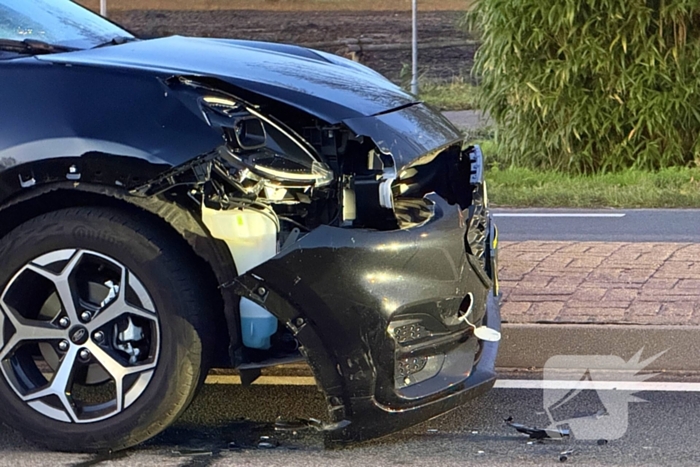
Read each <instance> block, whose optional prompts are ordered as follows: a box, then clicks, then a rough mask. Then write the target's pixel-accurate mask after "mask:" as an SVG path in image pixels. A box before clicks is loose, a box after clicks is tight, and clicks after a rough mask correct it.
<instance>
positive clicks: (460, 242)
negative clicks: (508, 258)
mask: <svg viewBox="0 0 700 467" xmlns="http://www.w3.org/2000/svg"><path fill="white" fill-rule="evenodd" d="M426 202H427V203H428V204H431V205H432V209H433V216H432V217H431V219H430V220H429V221H427V222H426V223H424V224H422V225H420V226H418V227H415V228H411V229H406V230H394V231H372V230H362V229H346V228H335V227H329V226H321V227H319V228H317V229H316V230H314V231H312V232H310V233H309V234H307V235H306V236H305V237H303V238H302V239H301V240H299V241H298V242H296V243H295V244H294V245H292V246H290V247H288V248H286V249H284V250H283V251H281V252H280V253H279V254H278V255H277V256H276V257H274V258H273V259H272V260H270V261H268V262H266V263H264V264H262V265H260V266H259V267H257V268H255V269H254V270H252V271H250V272H249V273H247V274H245V275H243V276H240V277H239V278H238V280H237V292H238V293H239V294H240V295H242V296H244V297H247V298H249V299H251V300H254V301H256V302H258V303H260V304H261V305H262V306H263V307H265V308H266V309H267V310H268V311H270V312H271V313H273V314H275V315H276V316H277V317H278V318H279V319H280V320H281V321H282V322H284V323H285V324H286V325H287V326H288V327H289V328H290V329H291V330H292V331H293V332H294V334H295V336H296V338H297V339H298V341H299V342H300V344H301V346H302V352H303V353H304V354H305V356H306V358H307V360H308V362H309V364H310V366H311V368H312V370H313V372H314V375H315V377H316V381H317V383H318V384H319V386H320V387H321V389H322V390H323V391H324V393H325V395H326V397H327V400H328V403H329V405H330V410H331V414H332V417H333V418H334V421H335V422H336V424H335V429H333V430H329V431H328V432H327V441H329V442H330V443H345V442H354V441H362V440H365V439H369V438H374V437H378V436H382V435H385V434H388V433H390V432H393V431H397V430H400V429H403V428H406V427H408V426H410V425H414V424H416V423H419V422H421V421H424V420H427V419H429V418H432V417H434V416H437V415H439V414H442V413H444V412H447V411H449V410H451V409H454V408H455V407H458V406H459V405H461V404H462V403H464V402H465V401H466V400H468V399H470V398H472V397H473V396H475V395H478V394H480V393H482V392H485V391H486V390H488V389H489V388H491V386H492V385H493V383H494V381H495V373H494V363H495V358H496V352H497V349H498V343H497V342H481V341H479V340H478V339H477V338H476V337H475V336H474V335H473V331H472V330H473V327H472V326H470V325H469V324H467V323H466V322H465V321H469V322H470V323H473V324H475V325H477V326H479V325H488V326H489V327H491V328H493V329H497V330H498V329H499V328H500V316H499V307H498V299H497V297H495V296H494V294H493V293H492V290H493V289H494V283H493V279H492V278H491V277H490V274H489V273H488V272H487V271H489V270H496V268H495V266H496V265H495V258H496V254H495V253H496V252H495V246H496V241H497V240H496V239H495V238H493V237H495V229H494V228H492V226H491V225H487V226H486V227H487V229H486V230H485V232H486V235H485V237H486V238H485V239H484V243H485V244H486V245H487V248H486V250H487V251H486V254H485V255H484V256H483V257H481V258H477V257H476V256H474V255H472V254H470V253H468V251H470V250H472V248H470V247H469V244H468V243H469V242H468V237H469V236H467V230H468V229H469V227H468V225H467V224H470V225H473V222H468V221H469V219H470V216H471V218H472V219H473V216H474V213H473V212H471V213H470V211H469V210H466V211H464V212H462V211H460V209H459V208H458V207H457V206H454V205H450V204H448V203H447V202H446V201H445V200H444V199H442V198H441V197H439V196H437V195H435V194H433V195H429V196H428V197H427V198H426ZM472 211H473V209H472ZM485 216H486V217H485V220H486V222H487V223H489V224H490V219H489V218H488V214H485ZM485 264H486V265H487V266H486V267H484V265H485Z"/></svg>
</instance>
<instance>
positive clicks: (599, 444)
mask: <svg viewBox="0 0 700 467" xmlns="http://www.w3.org/2000/svg"><path fill="white" fill-rule="evenodd" d="M606 444H608V440H607V439H599V440H598V446H605V445H606Z"/></svg>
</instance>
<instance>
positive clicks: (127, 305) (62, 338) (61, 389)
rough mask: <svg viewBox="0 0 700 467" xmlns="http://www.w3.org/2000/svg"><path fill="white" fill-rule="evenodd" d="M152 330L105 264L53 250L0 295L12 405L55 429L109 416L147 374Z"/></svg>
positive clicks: (133, 284) (156, 332) (133, 294)
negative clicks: (45, 420) (51, 423)
mask: <svg viewBox="0 0 700 467" xmlns="http://www.w3.org/2000/svg"><path fill="white" fill-rule="evenodd" d="M159 349H160V326H159V321H158V315H157V313H156V308H155V305H154V304H153V301H152V299H151V298H150V296H149V294H148V292H147V291H146V289H145V287H144V286H143V284H142V283H141V281H140V280H139V279H138V278H137V277H136V275H134V274H133V273H132V272H131V271H129V270H128V269H127V268H126V267H125V266H124V265H122V264H120V263H119V262H118V261H116V260H115V259H113V258H110V257H108V256H106V255H103V254H100V253H97V252H94V251H88V250H80V249H64V250H57V251H53V252H50V253H46V254H44V255H41V256H39V257H38V258H36V259H34V260H32V261H31V262H29V263H28V264H26V265H25V266H24V267H22V268H21V269H20V270H19V272H17V274H15V275H14V277H13V278H12V279H11V280H10V281H9V283H8V284H7V286H6V287H5V289H4V290H3V292H2V295H0V369H1V370H2V374H3V376H4V377H5V380H6V381H7V383H8V384H9V385H10V387H11V388H12V389H13V390H14V392H15V393H16V394H17V396H18V397H19V398H20V399H21V400H22V401H23V402H24V403H26V404H27V405H28V406H29V407H31V408H33V409H34V410H36V411H37V412H39V413H41V414H43V415H45V416H47V417H50V418H52V419H55V420H59V421H62V422H69V423H71V422H72V423H90V422H96V421H100V420H105V419H107V418H110V417H113V416H115V415H117V414H119V413H121V412H122V411H123V410H125V409H126V408H127V407H129V406H131V405H132V404H133V403H134V402H136V400H137V399H138V398H139V397H140V396H141V395H142V394H143V393H144V391H145V390H146V388H147V386H148V384H149V383H150V381H151V379H152V378H153V374H154V372H155V368H156V365H157V362H158V353H159Z"/></svg>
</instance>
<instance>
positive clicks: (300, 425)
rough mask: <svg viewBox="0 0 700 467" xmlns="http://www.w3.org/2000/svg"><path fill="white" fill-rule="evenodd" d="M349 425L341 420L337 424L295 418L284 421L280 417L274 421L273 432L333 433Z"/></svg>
mask: <svg viewBox="0 0 700 467" xmlns="http://www.w3.org/2000/svg"><path fill="white" fill-rule="evenodd" d="M349 424H350V422H349V421H347V420H342V421H340V422H337V423H323V422H322V421H321V420H318V419H316V418H295V419H292V420H285V419H283V418H282V417H277V420H276V421H275V430H277V431H293V432H296V431H301V430H307V429H313V430H316V431H334V430H338V429H341V428H345V427H346V426H348V425H349Z"/></svg>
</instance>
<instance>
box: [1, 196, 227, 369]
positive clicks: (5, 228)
mask: <svg viewBox="0 0 700 467" xmlns="http://www.w3.org/2000/svg"><path fill="white" fill-rule="evenodd" d="M183 198H184V197H183ZM187 201H189V200H186V201H185V202H187ZM190 202H191V201H190ZM192 203H193V202H192ZM183 204H184V203H182V204H181V203H179V202H177V201H173V200H169V199H165V198H164V197H156V196H152V197H143V198H142V197H137V196H133V195H131V194H129V193H128V191H126V190H120V189H118V188H112V187H105V186H100V185H91V184H80V185H79V186H77V187H76V186H75V185H73V184H68V183H57V184H52V185H45V186H41V187H37V188H36V189H33V190H28V191H25V192H22V193H21V194H20V195H18V196H15V197H13V198H12V199H10V200H9V201H6V202H5V203H4V204H2V205H0V238H1V237H3V236H5V235H7V234H8V233H9V232H10V231H11V230H13V229H14V228H16V227H18V226H19V225H21V224H23V223H24V222H26V221H28V220H30V219H32V218H34V217H37V216H39V215H42V214H46V213H48V212H52V211H56V210H59V209H65V208H71V207H81V206H101V207H106V208H112V209H117V210H120V211H123V212H128V213H131V214H133V215H136V216H141V217H142V218H143V219H144V221H145V222H149V223H151V224H152V225H154V226H155V227H156V228H158V229H159V230H161V231H163V232H164V234H166V235H173V236H176V237H179V240H181V241H182V242H183V246H185V247H186V248H189V249H190V251H191V252H192V253H193V254H192V259H191V262H190V264H188V266H189V267H192V268H196V270H197V271H201V272H202V273H204V274H207V275H209V276H210V278H207V282H210V283H211V284H212V286H211V293H212V296H215V294H217V293H218V295H219V296H220V300H217V302H218V303H217V307H218V309H217V310H214V311H215V315H216V316H218V317H221V322H220V324H221V326H216V329H219V330H220V335H217V336H216V342H217V343H218V345H217V348H216V349H215V360H214V364H215V366H219V367H231V366H232V367H235V366H237V365H238V364H239V363H240V348H241V334H240V316H239V311H238V300H239V297H238V296H237V295H236V294H235V293H234V292H233V291H232V290H231V289H230V288H222V287H218V285H219V284H224V283H227V282H230V281H232V280H233V279H235V278H236V276H237V275H238V274H237V272H236V268H235V265H234V263H233V261H232V260H231V254H230V252H229V250H228V248H227V247H226V245H225V244H224V243H223V242H222V241H220V240H217V239H215V238H213V237H211V235H209V233H208V231H207V229H206V227H205V226H204V225H203V224H202V223H201V220H200V219H199V218H197V217H196V216H195V215H194V214H193V213H192V211H191V210H190V209H188V208H187V207H186V206H185V205H183ZM224 323H225V325H224Z"/></svg>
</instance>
